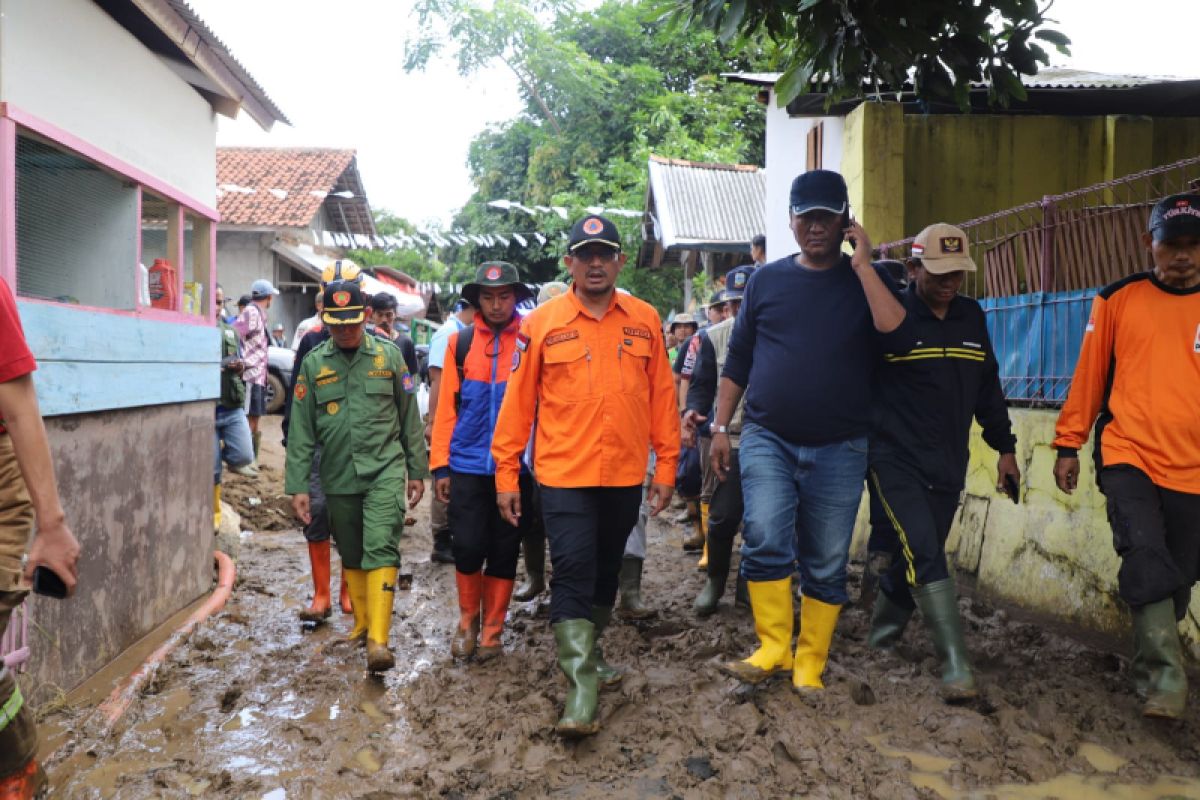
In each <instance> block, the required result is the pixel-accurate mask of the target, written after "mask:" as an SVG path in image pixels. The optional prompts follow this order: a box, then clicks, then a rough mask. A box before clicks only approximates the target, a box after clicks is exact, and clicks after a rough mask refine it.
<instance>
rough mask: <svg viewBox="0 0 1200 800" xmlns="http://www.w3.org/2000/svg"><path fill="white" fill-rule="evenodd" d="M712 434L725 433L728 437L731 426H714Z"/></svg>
mask: <svg viewBox="0 0 1200 800" xmlns="http://www.w3.org/2000/svg"><path fill="white" fill-rule="evenodd" d="M712 432H713V433H723V434H725V435H726V436H728V435H729V426H728V425H713V426H712Z"/></svg>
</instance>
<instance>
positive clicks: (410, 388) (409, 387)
mask: <svg viewBox="0 0 1200 800" xmlns="http://www.w3.org/2000/svg"><path fill="white" fill-rule="evenodd" d="M400 385H401V386H403V387H404V391H406V392H408V393H409V394H412V393H413V392H415V391H416V390H417V382H416V381H414V380H413V376H412V373H409V372H406V373H404V376H403V377H401V378H400Z"/></svg>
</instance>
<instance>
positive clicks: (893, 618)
mask: <svg viewBox="0 0 1200 800" xmlns="http://www.w3.org/2000/svg"><path fill="white" fill-rule="evenodd" d="M912 615H913V609H911V608H905V607H904V606H902V605H900V604H899V603H897V602H895V601H893V600H892V599H891V598H890V597H888V596H887V593H885V592H880V593H879V594H877V595H876V596H875V608H873V609H872V610H871V630H870V631H868V632H867V646H868V647H872V648H874V649H876V650H890V649H892V648H893V647H895V646H896V644H897V643H898V642H899V641H900V637H901V636H903V635H904V629H905V628H907V627H908V621H909V620H910V619H912Z"/></svg>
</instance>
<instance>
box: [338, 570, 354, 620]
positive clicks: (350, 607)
mask: <svg viewBox="0 0 1200 800" xmlns="http://www.w3.org/2000/svg"><path fill="white" fill-rule="evenodd" d="M338 602H339V603H340V604H341V606H342V613H343V614H353V613H354V604H353V603H351V602H350V587H349V586H347V585H346V571H345V570H342V588H341V589H339V590H338Z"/></svg>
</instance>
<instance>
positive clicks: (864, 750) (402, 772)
mask: <svg viewBox="0 0 1200 800" xmlns="http://www.w3.org/2000/svg"><path fill="white" fill-rule="evenodd" d="M271 423H274V424H275V425H277V420H270V421H269V424H271ZM264 440H265V441H266V442H267V447H266V455H265V456H264V461H266V462H267V467H268V469H264V477H263V478H261V479H260V480H259V481H258V482H254V481H247V485H246V487H245V492H244V494H243V495H241V496H244V497H247V498H248V497H260V498H262V497H271V496H273V495H272V492H274V493H275V494H276V495H278V493H279V491H280V487H279V486H278V485H275V486H271V485H270V484H269V481H272V480H273V481H276V482H277V481H278V480H279V475H280V474H281V472H280V471H279V467H280V466H281V465H280V464H279V463H277V462H278V461H279V459H280V454H279V452H278V448H277V447H275V446H274V445H273V444H272V442H274V441H277V440H278V436H277V434H276V433H275V432H274V431H273V430H272V429H271V428H268V430H267V433H266V435H265V436H264ZM272 459H273V460H274V461H275V462H276V463H272ZM272 471H273V472H272ZM240 480H242V479H239V481H240ZM237 494H238V493H237V492H230V491H227V492H226V496H227V497H229V496H232V495H237ZM239 502H242V503H243V505H239V506H238V510H239V511H242V512H244V511H246V509H245V508H244V507H243V506H244V501H239ZM258 507H259V506H255V508H258ZM268 516H270V517H275V516H277V515H274V514H270V515H268ZM416 516H417V517H418V523H417V525H416V526H415V527H414V528H413V529H411V530H410V531H409V532H408V533H406V536H405V539H404V542H403V545H402V552H403V557H404V571H406V572H412V573H413V586H412V589H411V590H410V591H408V592H404V593H401V594H400V595H398V599H397V603H396V617H395V620H394V623H393V626H392V643H393V647H394V649H395V651H396V655H397V662H398V667H397V669H396V670H395V671H394V672H393V673H391V674H389V675H388V676H386V677H385V678H384V679H383V680H377V679H372V678H368V677H367V676H366V675H365V673H364V671H363V656H362V652H361V651H360V650H358V649H355V648H353V647H350V646H348V645H346V644H345V643H343V642H342V641H341V637H343V636H344V635H345V634H346V633H347V632H348V631H349V629H350V619H349V618H348V617H344V616H342V615H341V614H340V613H335V615H334V617H333V618H332V620H331V621H330V623H329V624H327V625H324V626H321V627H320V628H317V629H316V630H305V629H303V628H302V627H301V626H300V624H299V623H298V622H297V621H296V617H295V614H296V611H297V609H299V608H300V607H301V606H302V605H303V604H304V603H306V602H307V598H308V594H309V592H310V587H309V585H308V578H307V575H308V565H307V558H306V554H305V547H304V542H303V538H302V537H301V536H300V534H299V533H298V532H296V531H295V530H294V526H293V525H292V524H291V523H290V522H287V523H286V527H284V528H281V529H279V530H272V529H269V528H268V529H264V530H258V531H256V532H255V533H254V534H253V535H251V536H248V537H244V539H243V541H242V543H241V552H240V557H239V560H238V573H239V576H238V585H237V587H236V589H235V592H234V595H233V597H232V598H231V600H230V603H229V604H228V605H227V607H226V608H225V610H224V611H223V612H222V613H221V614H220V615H218V616H216V617H215V618H213V619H211V620H209V621H208V622H206V623H204V624H203V625H201V626H199V627H198V628H197V629H196V631H195V632H194V633H193V635H192V637H191V638H190V640H189V641H188V642H187V643H186V644H184V645H182V646H181V647H180V648H179V649H177V650H176V651H175V653H174V654H173V656H172V657H171V658H170V659H169V661H168V662H167V663H166V664H165V665H164V666H163V668H162V670H160V672H159V674H158V675H157V677H156V679H155V680H154V681H153V682H152V683H151V684H150V685H149V686H148V687H147V690H146V692H145V694H144V695H143V696H142V697H140V698H139V699H138V700H137V702H136V703H135V704H134V705H133V706H132V707H131V709H130V710H129V712H128V713H127V714H126V716H125V717H124V718H123V719H122V720H121V721H120V722H119V723H118V725H117V727H116V729H115V730H114V732H113V734H112V735H111V736H110V737H108V738H107V739H105V740H97V739H96V738H94V737H93V736H90V735H89V733H88V731H87V730H85V726H84V725H83V721H84V720H85V719H86V718H87V715H88V712H89V708H88V707H87V705H86V704H85V703H82V702H81V703H79V704H77V705H75V706H73V707H72V708H70V709H68V710H66V711H63V712H60V713H58V714H56V715H53V716H52V717H51V718H50V719H49V720H48V729H50V730H52V731H54V733H53V736H54V740H55V744H60V745H61V747H60V748H59V749H58V751H57V753H56V754H55V755H54V756H53V758H52V759H51V760H50V763H49V767H50V770H51V775H52V781H53V785H54V789H55V794H54V796H56V797H66V798H88V799H90V798H147V797H156V798H157V797H164V798H176V797H178V798H188V797H221V798H224V797H230V798H271V800H295V799H296V798H363V799H364V800H367V799H369V800H388V799H389V798H401V797H432V796H444V797H451V798H458V797H487V798H491V797H514V798H515V797H522V798H524V797H569V798H593V797H595V798H601V797H605V798H607V797H632V798H639V797H647V798H650V797H684V798H724V797H738V798H774V797H783V796H788V797H796V796H808V797H817V798H887V799H888V800H894V799H897V798H899V799H903V798H925V799H927V800H929V799H933V800H936V799H937V798H955V799H957V798H1004V799H1005V800H1007V798H1014V799H1015V798H1020V799H1021V800H1024V799H1025V798H1040V797H1060V798H1101V799H1102V800H1126V799H1128V800H1144V799H1145V798H1157V797H1185V798H1192V797H1198V798H1200V749H1198V748H1200V737H1198V734H1200V726H1198V725H1197V721H1196V720H1197V713H1198V710H1200V704H1198V703H1197V700H1196V698H1195V697H1194V696H1193V698H1192V704H1191V711H1190V715H1189V719H1188V720H1187V721H1186V722H1183V723H1180V724H1168V725H1161V724H1154V723H1149V722H1146V721H1143V720H1142V719H1141V718H1140V717H1139V716H1138V702H1137V699H1136V698H1135V697H1134V696H1133V694H1132V692H1131V690H1130V689H1129V678H1128V674H1127V673H1128V664H1127V662H1126V661H1125V660H1124V659H1123V658H1120V657H1118V656H1114V655H1112V654H1109V653H1105V652H1103V651H1101V650H1098V649H1093V648H1091V647H1088V646H1085V645H1082V644H1080V643H1079V642H1077V641H1075V640H1072V639H1069V638H1065V637H1063V636H1060V635H1058V634H1055V633H1050V632H1046V631H1043V630H1041V629H1040V628H1038V627H1036V626H1033V625H1029V624H1025V623H1020V622H1015V621H1013V620H1012V619H1010V618H1009V617H1008V615H1007V614H1005V612H1003V611H1001V610H997V609H994V608H992V607H991V606H989V605H988V604H986V603H982V602H978V601H963V608H964V612H965V615H966V626H967V633H968V642H969V644H970V646H971V649H972V652H973V654H974V656H975V659H976V662H977V666H978V668H979V671H980V677H981V679H982V683H983V685H984V691H983V697H982V699H981V700H980V701H979V702H977V703H976V704H974V705H971V706H965V707H947V706H945V705H943V704H942V703H941V702H940V700H939V699H938V697H937V667H936V664H935V663H934V660H933V658H932V655H931V654H932V649H931V646H930V643H929V641H928V639H927V637H926V636H925V634H924V632H923V631H921V630H919V629H918V628H917V626H914V628H913V629H912V630H910V631H909V633H908V634H907V635H906V637H905V639H904V640H903V642H902V644H901V645H900V647H899V648H898V649H897V652H896V653H894V654H891V655H881V654H877V653H874V652H872V651H869V650H868V649H867V648H866V647H865V644H864V640H865V637H866V631H867V624H868V619H867V615H866V613H865V612H864V611H862V610H861V609H858V608H849V609H847V610H846V611H845V613H844V614H843V615H842V619H841V621H840V623H839V626H838V633H837V637H836V639H835V642H834V648H833V656H832V659H831V664H830V669H829V671H828V673H827V675H826V682H827V686H828V689H827V690H826V692H824V693H823V694H822V695H820V696H819V697H816V698H801V697H798V696H796V695H794V694H793V693H792V692H791V691H790V685H789V683H788V682H787V681H774V682H770V683H768V684H766V685H764V686H761V687H758V688H755V689H746V688H742V687H739V686H736V685H735V684H734V683H733V682H732V681H731V680H729V679H727V678H725V677H723V676H721V675H720V674H719V673H718V672H717V670H716V669H715V667H714V664H715V662H716V660H718V659H720V658H722V657H728V656H742V655H745V654H747V653H749V652H750V650H751V649H752V647H753V642H754V636H753V625H752V620H751V618H750V615H749V614H748V612H743V611H739V610H735V609H734V608H733V607H732V585H731V586H730V589H729V593H728V596H727V598H726V600H725V601H724V603H723V606H722V609H721V611H720V612H719V613H718V614H717V615H715V616H714V617H712V618H710V619H707V620H697V619H696V618H695V617H694V615H693V614H692V613H691V602H692V600H693V598H694V596H695V594H696V592H698V591H699V589H700V586H701V584H702V582H703V578H702V575H701V573H700V572H699V571H697V570H696V569H695V557H694V556H691V555H685V554H683V553H682V552H681V550H680V547H679V543H680V540H681V536H682V533H683V531H682V530H681V529H680V528H678V527H672V526H670V525H667V524H665V523H657V522H656V523H654V524H653V525H652V527H651V531H650V534H651V535H650V539H651V541H650V560H649V562H648V565H647V569H646V585H645V596H646V598H647V600H648V602H649V603H650V604H651V605H652V606H653V607H655V608H656V609H657V610H658V615H657V617H656V618H654V619H651V620H648V621H646V622H644V623H639V624H636V625H635V624H630V623H616V624H614V625H613V627H612V628H611V629H610V631H609V632H607V633H606V635H605V650H606V652H607V654H608V656H609V660H610V661H612V662H613V663H615V664H617V665H619V666H622V667H624V668H626V669H628V674H627V676H626V678H625V680H624V682H623V684H622V685H621V686H620V687H618V688H616V689H615V690H611V691H607V692H604V693H603V694H602V696H601V704H600V715H601V720H602V724H603V729H602V731H601V732H600V733H599V734H598V735H597V736H595V737H592V738H590V739H587V740H584V741H581V742H578V743H564V742H562V741H560V740H558V739H557V738H555V737H554V736H553V735H552V733H551V726H552V725H553V723H554V721H555V719H556V718H557V713H558V711H559V708H560V704H561V702H562V699H563V696H564V694H565V684H564V681H563V680H562V678H561V676H560V675H559V673H558V669H557V666H556V664H555V662H554V654H553V646H552V636H551V632H550V629H549V622H548V616H547V612H546V607H545V605H544V598H543V601H542V602H533V603H526V604H517V605H515V606H514V609H513V612H512V618H511V624H510V627H509V630H508V631H507V633H506V634H505V640H504V643H505V647H506V649H507V653H506V655H505V657H504V658H502V659H499V660H497V661H494V662H490V663H487V664H482V665H477V664H458V663H454V662H453V661H452V660H451V659H450V656H449V633H450V630H451V629H452V626H453V625H454V622H455V619H456V616H457V612H456V608H455V606H456V601H455V595H454V582H453V568H452V567H450V566H442V565H435V564H432V563H430V562H429V558H428V553H429V543H430V542H429V532H428V501H427V500H426V501H424V502H423V503H422V506H421V508H420V509H419V510H418V512H417V515H416ZM253 519H255V517H254V516H253V513H251V514H250V515H248V516H247V523H246V524H247V526H249V525H250V524H251V522H250V521H251V520H253ZM280 524H281V525H283V523H280ZM335 575H336V565H335Z"/></svg>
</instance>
